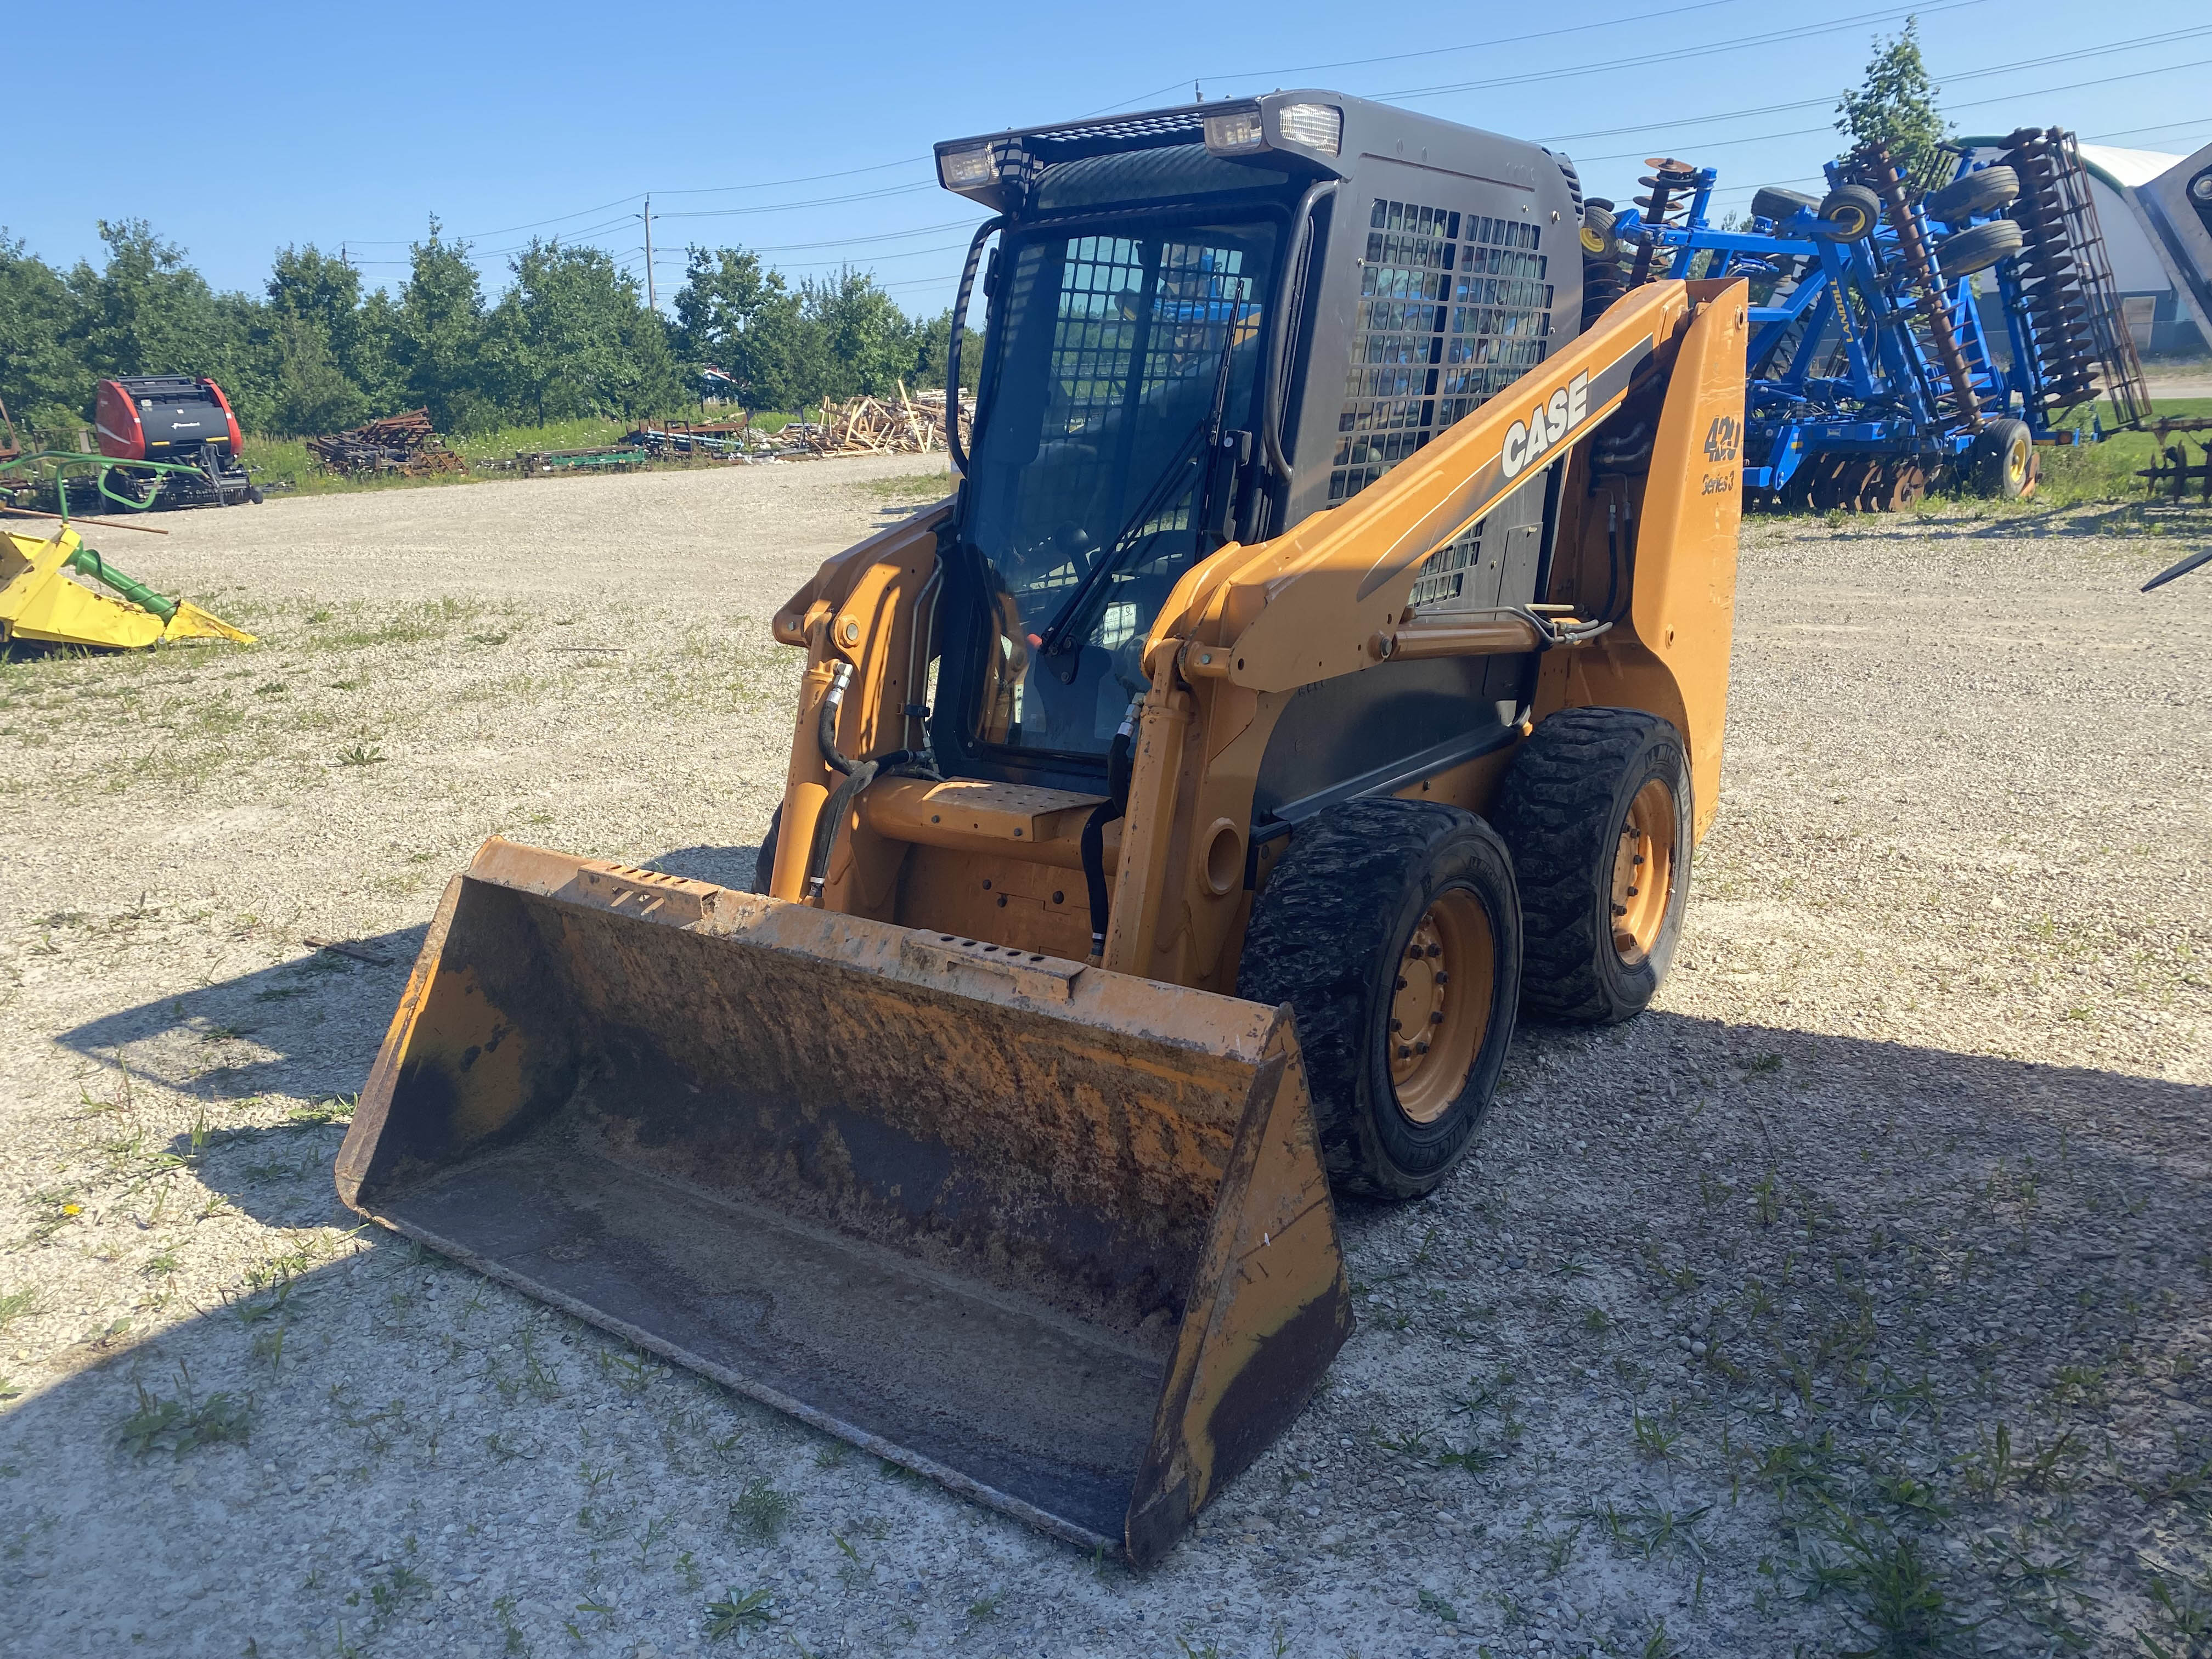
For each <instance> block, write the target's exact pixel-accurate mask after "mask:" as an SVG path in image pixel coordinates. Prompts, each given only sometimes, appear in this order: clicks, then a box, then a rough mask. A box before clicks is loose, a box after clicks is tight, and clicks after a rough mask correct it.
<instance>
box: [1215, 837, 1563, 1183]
mask: <svg viewBox="0 0 2212 1659" xmlns="http://www.w3.org/2000/svg"><path fill="white" fill-rule="evenodd" d="M1237 995H1239V996H1241V997H1245V998H1248V999H1249V1000H1252V1001H1254V1002H1263V1003H1268V1004H1272V1005H1279V1004H1282V1003H1285V1002H1287V1003H1289V1004H1290V1005H1291V1012H1292V1014H1293V1015H1294V1016H1295V1018H1296V1019H1297V1036H1298V1048H1299V1051H1300V1053H1301V1054H1303V1055H1304V1061H1305V1069H1306V1082H1307V1085H1308V1086H1309V1088H1310V1090H1311V1091H1312V1094H1313V1104H1314V1119H1315V1122H1316V1126H1317V1127H1318V1128H1319V1130H1320V1132H1321V1144H1322V1158H1323V1160H1324V1161H1325V1162H1326V1163H1327V1164H1328V1172H1329V1176H1330V1178H1331V1180H1332V1181H1333V1182H1334V1184H1335V1185H1336V1186H1337V1187H1338V1188H1340V1189H1341V1190H1343V1191H1346V1192H1350V1193H1357V1194H1362V1195H1364V1196H1366V1197H1370V1198H1418V1197H1419V1196H1420V1195H1421V1194H1424V1193H1425V1192H1428V1191H1429V1190H1431V1188H1434V1187H1435V1186H1436V1185H1437V1182H1440V1181H1442V1180H1443V1178H1444V1176H1446V1175H1447V1174H1448V1173H1449V1171H1450V1170H1451V1168H1452V1166H1453V1165H1454V1164H1457V1163H1458V1162H1459V1160H1460V1159H1461V1158H1462V1157H1464V1156H1465V1155H1466V1153H1467V1151H1468V1147H1469V1146H1471V1145H1472V1144H1473V1143H1474V1133H1475V1131H1476V1129H1477V1128H1478V1127H1480V1124H1481V1122H1482V1119H1483V1117H1484V1116H1485V1115H1486V1114H1487V1113H1488V1111H1489V1109H1490V1102H1491V1097H1492V1095H1493V1094H1495V1093H1496V1091H1497V1089H1498V1073H1499V1071H1500V1070H1501V1069H1502V1068H1503V1066H1504V1064H1505V1051H1506V1050H1507V1048H1510V1046H1511V1044H1512V1041H1513V1019H1514V1010H1515V1008H1516V1006H1517V1005H1518V1003H1519V1001H1520V996H1521V908H1520V904H1519V902H1518V901H1517V900H1516V897H1515V895H1514V887H1513V861H1512V860H1511V858H1510V856H1509V855H1508V854H1507V853H1506V850H1505V843H1504V842H1502V841H1501V840H1499V839H1498V834H1497V832H1496V831H1495V830H1493V829H1491V827H1490V826H1489V825H1488V824H1486V823H1484V822H1483V821H1482V820H1481V819H1480V818H1479V817H1475V816H1474V814H1473V813H1472V812H1463V811H1460V810H1459V809H1458V808H1457V807H1454V806H1444V805H1437V804H1436V803H1433V802H1429V801H1407V800H1397V799H1376V800H1355V801H1348V802H1346V804H1345V805H1341V806H1338V807H1334V808H1332V809H1330V810H1329V811H1326V812H1323V813H1322V814H1321V815H1320V816H1319V817H1316V818H1314V819H1313V820H1312V821H1311V822H1310V823H1307V824H1305V825H1304V827H1303V828H1301V829H1299V830H1298V831H1297V835H1296V836H1295V837H1294V838H1293V839H1292V841H1291V848H1290V850H1289V851H1288V852H1287V853H1285V854H1284V855H1283V859H1282V861H1281V862H1280V863H1279V864H1278V865H1277V866H1275V870H1274V873H1273V875H1272V876H1271V877H1270V878H1268V882H1267V890H1266V891H1264V892H1263V893H1261V895H1260V896H1259V898H1258V899H1257V901H1255V903H1254V904H1253V907H1252V921H1251V926H1250V927H1249V928H1248V929H1247V930H1246V933H1245V937H1244V957H1243V963H1241V965H1240V966H1239V968H1238V969H1237Z"/></svg>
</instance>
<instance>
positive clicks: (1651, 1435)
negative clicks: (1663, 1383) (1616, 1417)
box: [1630, 1411, 1682, 1462]
mask: <svg viewBox="0 0 2212 1659" xmlns="http://www.w3.org/2000/svg"><path fill="white" fill-rule="evenodd" d="M1630 1420H1631V1423H1632V1426H1633V1427H1634V1429H1635V1431H1636V1453H1637V1455H1638V1456H1639V1457H1641V1458H1643V1459H1644V1461H1645V1462H1673V1461H1674V1447H1675V1445H1676V1443H1679V1442H1680V1439H1681V1438H1682V1432H1681V1431H1680V1430H1679V1429H1668V1428H1667V1427H1665V1426H1664V1425H1662V1424H1661V1423H1660V1422H1659V1420H1658V1419H1656V1418H1650V1417H1646V1416H1645V1415H1644V1413H1642V1412H1640V1411H1639V1412H1637V1413H1633V1415H1632V1418H1631V1419H1630Z"/></svg>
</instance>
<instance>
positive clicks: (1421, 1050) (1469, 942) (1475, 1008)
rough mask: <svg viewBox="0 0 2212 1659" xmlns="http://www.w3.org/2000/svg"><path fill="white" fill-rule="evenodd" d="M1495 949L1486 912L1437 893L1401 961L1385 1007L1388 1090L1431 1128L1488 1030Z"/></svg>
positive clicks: (1467, 899) (1461, 892)
mask: <svg viewBox="0 0 2212 1659" xmlns="http://www.w3.org/2000/svg"><path fill="white" fill-rule="evenodd" d="M1495 957H1496V945H1495V941H1494V940H1493V939H1492V934H1491V931H1490V916H1489V913H1488V912H1487V911H1486V910H1485V909H1484V908H1482V902H1481V901H1480V900H1479V899H1478V898H1476V897H1475V896H1474V894H1473V893H1471V892H1469V891H1468V890H1465V889H1463V888H1452V889H1448V890H1446V891H1444V892H1442V893H1439V894H1438V895H1437V897H1436V900H1435V902H1432V903H1431V905H1430V906H1429V908H1428V909H1427V910H1425V912H1423V913H1422V915H1421V920H1420V921H1419V923H1418V924H1417V925H1416V926H1415V927H1414V928H1413V937H1412V938H1411V939H1407V942H1406V948H1405V951H1404V952H1403V953H1402V954H1401V956H1400V957H1399V959H1398V966H1397V974H1396V977H1397V985H1396V987H1395V991H1394V993H1393V994H1392V996H1391V1000H1390V1021H1389V1030H1387V1031H1386V1032H1385V1033H1384V1036H1385V1039H1386V1040H1387V1041H1388V1042H1389V1058H1390V1083H1391V1086H1392V1088H1393V1089H1394V1090H1395V1092H1396V1094H1397V1097H1398V1109H1399V1110H1400V1111H1401V1112H1403V1113H1404V1114H1405V1115H1407V1117H1408V1118H1410V1119H1412V1120H1413V1121H1414V1122H1416V1123H1433V1122H1435V1121H1437V1119H1438V1118H1440V1117H1442V1116H1443V1115H1444V1112H1445V1111H1446V1109H1449V1106H1450V1105H1451V1103H1452V1102H1453V1101H1455V1100H1456V1099H1457V1098H1459V1094H1460V1091H1461V1090H1462V1088H1464V1087H1465V1086H1466V1084H1467V1074H1468V1071H1469V1070H1471V1069H1472V1068H1473V1066H1474V1057H1475V1055H1476V1054H1480V1052H1481V1049H1482V1041H1483V1037H1484V1036H1485V1035H1486V1034H1487V1032H1488V1031H1489V1030H1490V1003H1491V994H1492V987H1493V984H1494V981H1495V972H1496V969H1495V966H1494V963H1495Z"/></svg>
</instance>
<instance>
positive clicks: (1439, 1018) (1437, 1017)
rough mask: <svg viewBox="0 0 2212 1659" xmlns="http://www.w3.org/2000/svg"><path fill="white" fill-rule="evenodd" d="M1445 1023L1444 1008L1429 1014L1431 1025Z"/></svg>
mask: <svg viewBox="0 0 2212 1659" xmlns="http://www.w3.org/2000/svg"><path fill="white" fill-rule="evenodd" d="M1443 1023H1444V1016H1443V1010H1442V1009H1438V1010H1437V1012H1435V1013H1432V1014H1431V1015H1430V1016H1429V1024H1431V1025H1441V1024H1443Z"/></svg>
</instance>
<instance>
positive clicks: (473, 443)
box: [246, 415, 798, 495]
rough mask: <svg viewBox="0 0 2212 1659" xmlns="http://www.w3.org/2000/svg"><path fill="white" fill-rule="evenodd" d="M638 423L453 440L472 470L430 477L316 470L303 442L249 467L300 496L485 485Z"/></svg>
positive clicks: (782, 418) (252, 458)
mask: <svg viewBox="0 0 2212 1659" xmlns="http://www.w3.org/2000/svg"><path fill="white" fill-rule="evenodd" d="M797 418H798V417H797V416H792V415H756V416H753V426H754V428H756V429H757V430H758V431H762V432H780V431H781V430H782V429H783V428H784V427H785V426H786V425H787V424H788V423H789V422H792V421H793V420H795V419H797ZM636 424H637V423H636V422H635V421H627V420H623V421H617V420H613V419H610V418H608V417H606V416H595V415H594V416H580V417H578V418H577V419H574V420H569V421H549V422H547V423H546V424H545V425H544V426H502V427H495V428H493V429H492V430H491V431H489V432H477V433H466V434H463V435H459V436H457V437H448V438H447V443H448V444H450V445H451V446H452V447H453V449H454V450H455V451H456V452H457V453H459V455H460V456H461V458H462V459H465V460H466V461H467V462H468V463H469V464H470V466H471V471H469V472H466V473H449V474H447V475H445V476H442V477H430V478H343V477H337V475H335V474H333V473H330V472H325V471H323V470H322V468H320V467H319V466H317V465H315V462H314V458H313V456H312V455H310V454H309V453H307V440H306V439H304V438H271V437H264V436H258V435H257V436H251V437H248V438H247V439H246V464H247V465H249V466H251V467H252V469H253V473H254V477H255V478H256V480H257V481H258V483H260V485H261V487H262V488H263V489H281V490H283V491H286V492H288V493H289V494H293V495H343V494H348V493H349V492H352V491H356V490H363V489H433V488H435V487H437V486H439V485H441V484H456V483H481V482H482V481H483V476H482V475H481V474H478V473H477V472H475V471H474V470H473V469H474V467H475V465H476V463H477V462H479V461H495V460H500V461H503V460H507V459H512V458H513V456H514V455H515V454H516V453H519V452H524V451H538V450H547V449H599V448H603V447H605V446H606V445H609V444H612V443H617V442H619V441H621V439H622V435H623V434H624V433H625V432H628V431H630V430H631V429H632V428H635V425H636Z"/></svg>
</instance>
